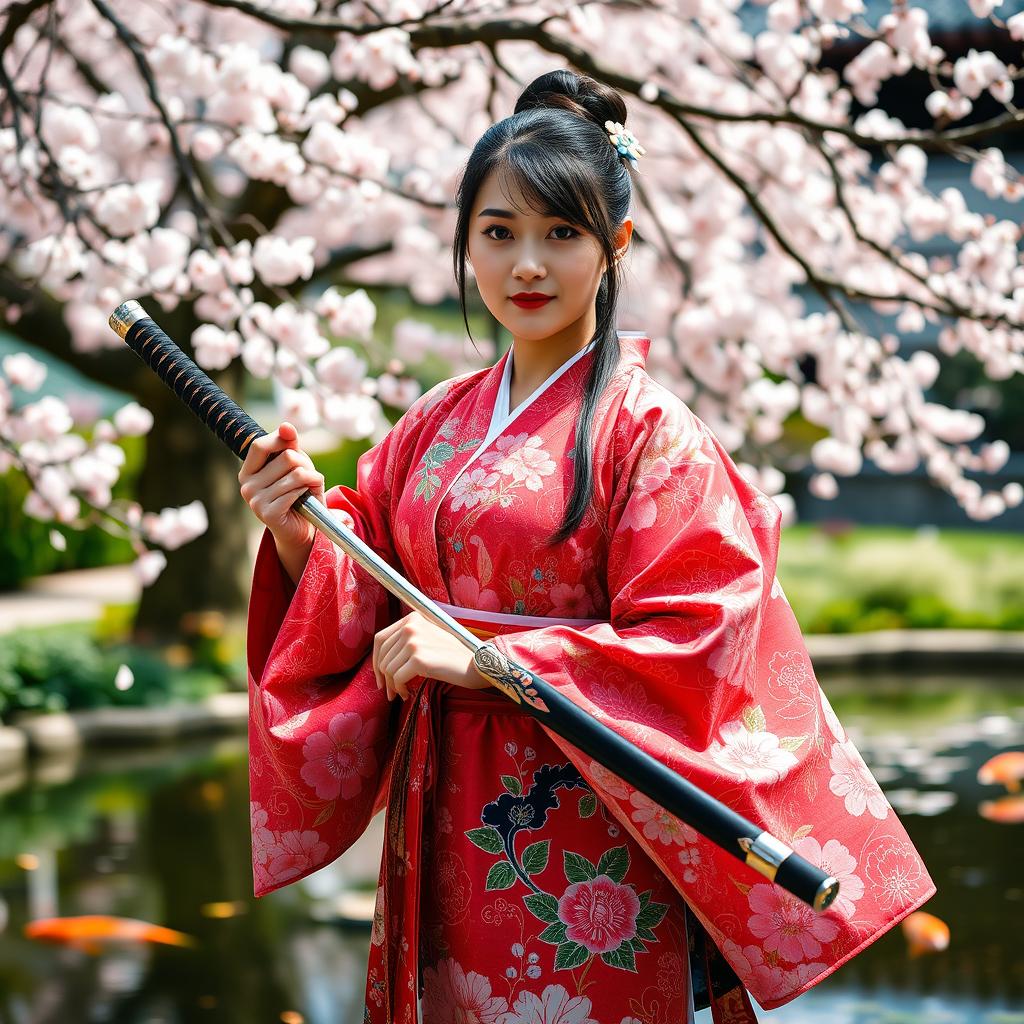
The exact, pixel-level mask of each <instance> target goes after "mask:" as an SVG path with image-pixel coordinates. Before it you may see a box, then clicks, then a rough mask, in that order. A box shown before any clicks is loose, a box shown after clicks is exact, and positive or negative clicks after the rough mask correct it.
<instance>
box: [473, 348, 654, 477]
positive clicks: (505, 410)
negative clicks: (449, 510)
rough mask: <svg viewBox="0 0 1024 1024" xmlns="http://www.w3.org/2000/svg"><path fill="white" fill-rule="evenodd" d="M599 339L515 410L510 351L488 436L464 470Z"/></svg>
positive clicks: (564, 364)
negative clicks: (511, 393)
mask: <svg viewBox="0 0 1024 1024" xmlns="http://www.w3.org/2000/svg"><path fill="white" fill-rule="evenodd" d="M615 333H616V334H618V336H619V337H620V338H629V337H638V338H646V337H647V335H646V334H645V333H644V332H643V331H616V332H615ZM596 344H597V339H596V338H595V339H594V340H593V341H592V342H590V344H589V345H587V346H586V347H585V348H582V349H580V351H579V352H576V353H575V354H574V355H571V356H570V357H569V358H568V359H566V361H565V362H564V363H562V365H561V366H560V367H558V369H557V370H555V372H554V373H552V374H551V376H550V377H548V379H547V380H546V381H544V383H543V384H541V385H540V387H538V388H537V389H536V390H535V391H534V392H533V394H531V395H530V396H529V397H528V398H524V399H523V401H521V402H520V403H519V405H517V406H516V407H515V409H510V408H509V403H510V401H511V399H510V397H509V392H510V390H511V383H512V349H509V353H508V359H506V360H505V366H504V367H503V368H502V373H501V383H500V384H499V385H498V393H497V395H496V396H495V399H494V408H493V410H492V411H491V423H490V426H489V427H488V428H487V436H486V437H485V438H484V439H483V441H481V443H480V444H479V445H478V446H477V447H476V450H475V451H474V452H473V454H472V456H471V457H470V459H469V462H467V463H466V465H465V466H464V467H463V470H466V469H468V468H469V465H470V463H473V462H475V461H476V459H477V456H478V455H480V453H481V452H483V451H484V449H485V448H487V446H488V445H489V444H490V443H491V442H492V441H493V440H494V439H495V438H496V437H497V436H498V435H499V434H500V433H501V432H502V431H503V430H504V429H505V428H506V427H507V426H508V425H509V424H510V423H511V422H512V421H513V420H514V419H515V418H516V417H517V416H518V415H519V414H520V413H521V412H522V411H523V410H524V409H525V408H526V407H527V406H528V405H530V403H531V402H535V401H536V400H537V399H538V398H539V397H540V396H541V395H542V394H543V393H544V392H545V391H546V390H547V389H548V388H549V387H551V385H552V384H554V383H555V381H556V380H558V378H559V377H561V376H562V374H563V373H565V371H566V370H568V369H569V368H570V367H571V366H573V365H574V364H575V363H576V362H578V361H579V360H580V359H582V358H583V357H584V356H585V355H586V354H587V353H588V352H589V351H590V350H591V349H592V348H593V347H594V346H595V345H596Z"/></svg>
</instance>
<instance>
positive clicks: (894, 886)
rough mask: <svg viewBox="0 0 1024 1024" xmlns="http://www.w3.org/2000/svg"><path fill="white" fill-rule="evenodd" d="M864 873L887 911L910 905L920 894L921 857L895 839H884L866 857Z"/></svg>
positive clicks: (887, 837)
mask: <svg viewBox="0 0 1024 1024" xmlns="http://www.w3.org/2000/svg"><path fill="white" fill-rule="evenodd" d="M864 873H865V874H866V875H867V877H868V878H869V879H870V881H871V884H872V887H873V888H874V889H875V890H877V891H878V894H879V901H880V902H881V903H882V904H883V905H884V906H885V909H886V910H887V911H892V910H898V909H900V908H902V907H907V906H909V905H910V904H911V903H913V902H914V900H915V899H916V898H917V897H918V896H919V895H920V893H921V860H920V858H919V857H918V856H917V854H916V852H915V851H914V849H913V848H912V847H910V846H908V845H907V844H906V843H902V842H900V841H899V840H898V839H895V838H894V837H892V836H885V837H884V838H883V839H882V840H881V841H880V842H879V843H878V844H877V845H876V846H875V847H874V849H872V851H871V852H870V853H869V854H868V855H867V857H866V858H865V861H864Z"/></svg>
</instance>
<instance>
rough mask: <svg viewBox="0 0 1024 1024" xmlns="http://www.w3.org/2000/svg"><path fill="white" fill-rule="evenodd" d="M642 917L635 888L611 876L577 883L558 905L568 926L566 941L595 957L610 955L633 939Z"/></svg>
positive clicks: (568, 890)
mask: <svg viewBox="0 0 1024 1024" xmlns="http://www.w3.org/2000/svg"><path fill="white" fill-rule="evenodd" d="M639 914H640V900H639V899H638V898H637V895H636V893H635V892H634V891H633V889H632V887H631V886H628V885H620V884H619V883H618V882H613V881H612V880H611V879H610V878H609V877H608V876H607V875H598V876H597V878H591V879H588V880H587V881H585V882H574V883H573V884H572V885H570V886H569V888H568V889H566V890H565V892H564V893H562V898H561V899H560V900H559V901H558V917H559V919H560V920H561V921H563V922H564V923H565V924H567V925H568V928H567V929H566V932H565V937H566V938H567V939H569V940H570V941H571V942H578V943H579V944H580V945H581V946H583V947H585V948H586V949H587V950H589V951H590V952H591V953H607V952H609V950H612V949H618V947H619V946H620V945H622V943H623V942H626V941H627V940H629V939H631V938H633V936H634V935H636V919H637V917H638V916H639Z"/></svg>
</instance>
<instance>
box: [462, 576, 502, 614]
mask: <svg viewBox="0 0 1024 1024" xmlns="http://www.w3.org/2000/svg"><path fill="white" fill-rule="evenodd" d="M450 587H451V592H452V601H453V602H454V603H455V604H457V605H459V606H460V607H462V608H475V609H476V610H477V611H478V612H500V611H501V598H499V597H498V595H497V593H496V592H495V591H493V590H489V589H482V588H481V587H480V581H479V580H478V579H476V578H475V577H473V576H457V577H456V578H455V579H454V580H452V581H451V584H450Z"/></svg>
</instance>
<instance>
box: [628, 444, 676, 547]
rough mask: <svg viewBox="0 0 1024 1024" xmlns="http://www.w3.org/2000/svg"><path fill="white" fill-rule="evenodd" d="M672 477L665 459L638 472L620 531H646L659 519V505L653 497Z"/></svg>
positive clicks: (654, 461) (659, 459)
mask: <svg viewBox="0 0 1024 1024" xmlns="http://www.w3.org/2000/svg"><path fill="white" fill-rule="evenodd" d="M671 475H672V467H671V465H669V462H668V460H667V459H665V458H657V459H654V460H653V461H651V462H650V463H649V464H648V465H646V466H644V467H643V469H642V470H640V471H638V473H637V476H636V479H635V480H634V481H633V487H632V489H631V490H630V492H629V501H628V502H627V503H626V508H625V510H624V511H623V513H622V518H621V519H620V520H619V529H620V530H635V531H637V532H639V531H640V530H646V529H648V528H650V527H652V526H653V525H654V521H655V519H657V517H658V503H657V502H656V501H655V500H654V497H653V495H654V494H655V493H656V492H657V491H660V490H661V489H662V488H663V487H664V486H665V481H666V480H668V478H669V477H670V476H671Z"/></svg>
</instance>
